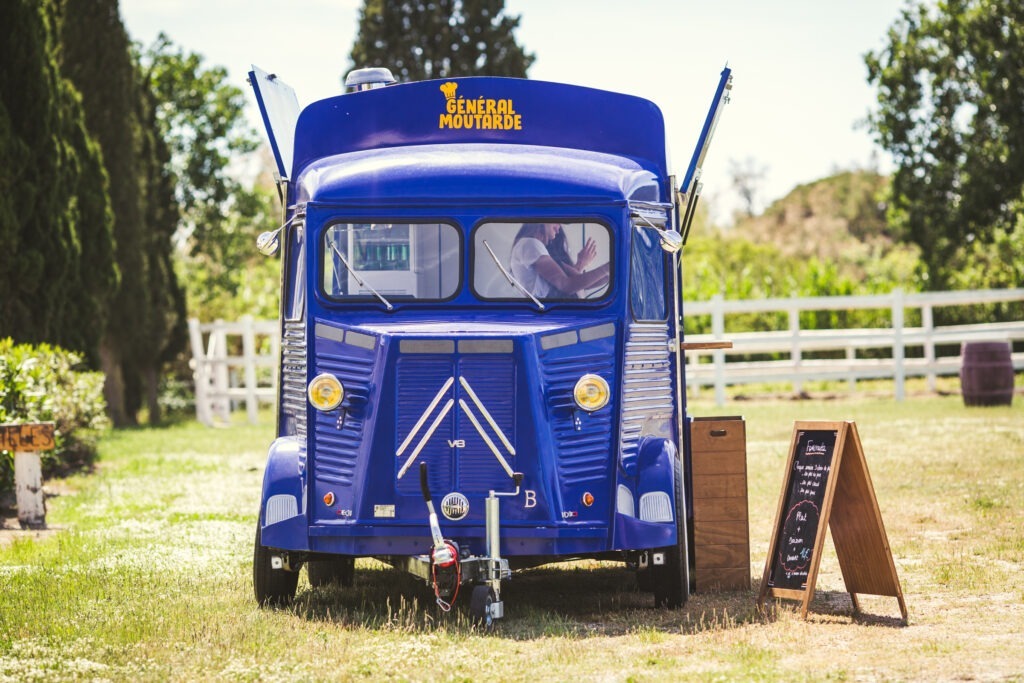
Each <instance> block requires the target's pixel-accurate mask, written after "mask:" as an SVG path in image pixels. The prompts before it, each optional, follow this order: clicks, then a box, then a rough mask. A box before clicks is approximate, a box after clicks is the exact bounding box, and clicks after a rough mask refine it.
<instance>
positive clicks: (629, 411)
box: [619, 322, 672, 459]
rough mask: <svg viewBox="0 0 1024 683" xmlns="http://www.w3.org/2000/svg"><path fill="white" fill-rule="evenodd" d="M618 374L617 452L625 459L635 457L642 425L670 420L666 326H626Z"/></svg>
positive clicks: (651, 324) (657, 324) (670, 374)
mask: <svg viewBox="0 0 1024 683" xmlns="http://www.w3.org/2000/svg"><path fill="white" fill-rule="evenodd" d="M622 373H623V375H622V376H623V379H622V428H621V431H620V437H619V452H620V454H621V456H622V457H623V458H624V459H629V458H631V457H632V456H634V455H636V449H637V443H638V442H639V441H640V436H641V433H642V431H643V427H644V422H645V421H647V420H648V419H649V418H652V417H659V418H668V419H670V418H671V417H672V370H671V365H670V363H669V350H668V325H666V324H665V323H637V322H635V323H632V324H631V325H630V326H629V330H628V332H627V337H626V353H625V359H624V360H623V368H622Z"/></svg>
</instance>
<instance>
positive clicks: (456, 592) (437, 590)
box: [430, 541, 462, 612]
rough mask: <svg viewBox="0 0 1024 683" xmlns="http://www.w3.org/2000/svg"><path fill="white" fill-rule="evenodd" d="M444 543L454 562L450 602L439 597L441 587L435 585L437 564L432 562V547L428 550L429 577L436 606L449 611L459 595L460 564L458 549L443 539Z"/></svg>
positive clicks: (460, 581) (460, 583)
mask: <svg viewBox="0 0 1024 683" xmlns="http://www.w3.org/2000/svg"><path fill="white" fill-rule="evenodd" d="M445 545H446V546H448V549H449V550H451V551H452V557H453V558H454V560H453V562H454V563H455V590H454V592H453V593H452V600H451V602H445V601H444V599H443V598H442V597H441V588H440V586H438V585H437V565H436V564H434V550H433V549H431V550H430V578H431V580H432V581H433V584H434V598H435V599H436V600H437V606H438V607H440V608H441V609H442V610H444V611H445V612H449V611H451V609H452V605H453V604H454V603H455V599H456V598H457V597H459V586H461V585H462V565H461V564H460V563H459V551H458V550H456V549H455V546H454V545H452V544H451V543H449V542H447V541H445Z"/></svg>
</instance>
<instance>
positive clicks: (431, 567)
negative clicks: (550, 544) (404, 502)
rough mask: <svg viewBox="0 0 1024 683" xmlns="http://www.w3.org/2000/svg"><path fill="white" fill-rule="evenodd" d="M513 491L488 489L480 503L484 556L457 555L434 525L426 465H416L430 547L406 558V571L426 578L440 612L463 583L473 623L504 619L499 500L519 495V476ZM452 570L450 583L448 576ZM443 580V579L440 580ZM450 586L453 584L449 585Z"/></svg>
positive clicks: (505, 569)
mask: <svg viewBox="0 0 1024 683" xmlns="http://www.w3.org/2000/svg"><path fill="white" fill-rule="evenodd" d="M512 480H513V482H515V490H514V491H509V492H498V491H494V490H491V491H490V492H489V493H488V495H487V498H486V499H485V500H484V525H485V529H486V532H487V538H486V544H487V547H486V551H487V552H486V554H485V555H471V556H468V557H465V558H462V557H460V556H459V547H458V544H457V543H455V542H454V541H451V540H449V539H446V538H444V536H443V535H442V533H441V527H440V524H439V523H438V519H437V513H436V512H435V510H434V504H433V502H431V498H430V486H429V484H428V483H427V464H426V463H420V488H421V489H422V491H423V499H424V501H425V502H426V504H427V511H428V513H429V524H430V536H431V541H432V543H433V548H432V550H431V553H430V555H429V557H428V556H422V555H421V556H418V557H410V558H407V566H406V569H407V570H408V571H410V572H411V573H413V574H415V575H417V576H420V577H421V578H424V579H426V581H427V583H428V584H431V585H432V586H433V588H434V594H435V596H436V598H437V603H438V605H439V606H440V607H441V609H443V610H445V611H448V610H449V609H451V604H452V603H454V602H455V598H456V596H457V595H458V592H459V586H460V585H461V584H463V583H471V584H473V592H472V596H471V597H470V604H469V612H470V615H471V616H472V617H473V619H474V620H475V621H477V622H478V623H480V624H482V625H484V626H490V625H491V624H492V623H493V622H494V620H495V619H501V618H502V617H504V616H505V605H504V603H503V602H502V601H501V582H502V580H503V579H510V578H511V577H512V571H511V569H509V563H508V560H507V559H505V558H503V557H501V512H500V501H499V498H502V497H514V496H518V495H519V489H520V486H521V485H522V483H523V475H522V473H520V472H515V473H513V475H512ZM453 570H454V581H452V573H453ZM439 576H440V577H447V580H444V581H442V580H440V579H439ZM453 583H454V585H452V584H453Z"/></svg>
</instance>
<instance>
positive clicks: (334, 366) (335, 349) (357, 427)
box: [313, 324, 375, 486]
mask: <svg viewBox="0 0 1024 683" xmlns="http://www.w3.org/2000/svg"><path fill="white" fill-rule="evenodd" d="M318 330H319V324H318ZM318 334H319V331H318ZM357 335H358V333H353V332H351V331H350V332H348V333H347V336H346V338H345V339H346V341H347V340H348V339H349V338H355V337H356V336H357ZM366 346H367V345H366V344H365V343H363V344H362V345H358V346H357V345H353V344H351V343H344V344H342V343H338V342H335V341H325V340H323V339H321V338H320V337H319V336H318V337H317V350H316V367H317V373H323V372H329V373H331V374H332V375H334V376H335V377H337V378H338V379H339V380H341V384H342V386H343V387H345V401H344V402H343V404H342V407H341V408H338V409H335V410H331V411H328V412H322V411H319V410H317V411H314V429H315V434H316V459H315V462H314V465H313V468H314V473H315V475H316V478H317V479H318V480H319V481H324V482H330V483H332V484H337V485H339V486H351V485H352V482H353V479H354V476H355V470H356V463H357V462H358V458H359V451H360V449H361V448H362V447H363V446H364V441H365V438H364V433H363V432H364V429H363V427H364V423H365V422H366V410H365V409H366V406H367V405H368V403H369V398H370V396H369V395H370V382H371V377H372V375H373V368H374V361H375V351H374V350H373V348H372V344H371V348H366Z"/></svg>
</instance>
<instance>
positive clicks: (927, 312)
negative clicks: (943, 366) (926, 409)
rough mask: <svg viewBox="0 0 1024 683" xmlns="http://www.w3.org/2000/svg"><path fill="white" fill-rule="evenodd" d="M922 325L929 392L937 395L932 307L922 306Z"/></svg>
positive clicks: (925, 304)
mask: <svg viewBox="0 0 1024 683" xmlns="http://www.w3.org/2000/svg"><path fill="white" fill-rule="evenodd" d="M921 325H922V326H923V327H924V362H925V363H926V364H927V365H926V367H927V371H926V372H927V376H928V391H929V392H931V393H933V394H934V393H935V318H934V316H933V315H932V305H931V304H930V303H924V304H922V306H921Z"/></svg>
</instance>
